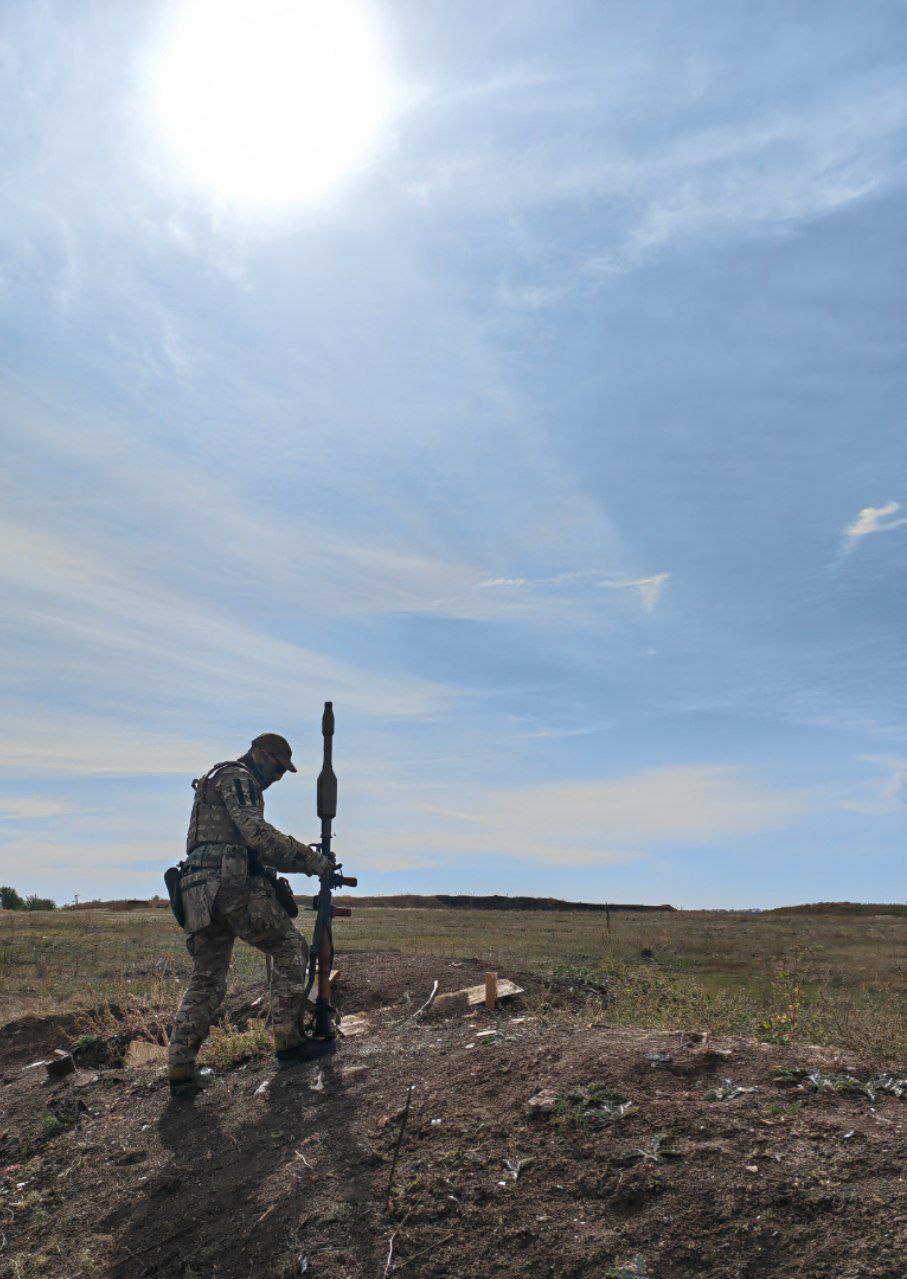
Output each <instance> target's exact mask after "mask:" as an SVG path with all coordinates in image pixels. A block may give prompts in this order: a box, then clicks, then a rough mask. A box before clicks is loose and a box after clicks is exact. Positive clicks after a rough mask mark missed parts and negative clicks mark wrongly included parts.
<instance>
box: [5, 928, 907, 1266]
mask: <svg viewBox="0 0 907 1279" xmlns="http://www.w3.org/2000/svg"><path fill="white" fill-rule="evenodd" d="M343 963H344V978H343V987H342V994H343V1004H344V1007H345V1009H346V1010H347V1011H350V1012H352V1011H359V1010H366V1011H370V1030H369V1031H368V1033H366V1034H364V1035H361V1036H356V1037H351V1038H349V1039H347V1040H345V1041H344V1042H343V1043H342V1045H341V1048H340V1051H339V1052H338V1054H337V1055H336V1056H335V1057H334V1058H332V1059H329V1061H328V1062H327V1063H326V1064H320V1065H319V1064H313V1065H310V1066H307V1067H303V1068H299V1069H297V1070H295V1071H291V1072H287V1073H285V1074H282V1075H279V1076H276V1075H275V1074H274V1071H273V1069H272V1065H271V1061H270V1059H269V1058H268V1057H267V1056H255V1057H252V1058H251V1059H250V1060H247V1061H245V1062H242V1063H240V1064H239V1065H237V1066H236V1067H234V1068H232V1069H229V1070H221V1071H219V1072H218V1079H217V1083H216V1085H215V1086H214V1087H213V1088H212V1089H211V1090H210V1091H209V1092H208V1093H206V1094H205V1095H204V1096H203V1097H201V1098H199V1099H198V1100H197V1101H196V1102H195V1103H194V1104H185V1103H183V1104H178V1105H174V1104H172V1103H170V1101H169V1098H168V1095H167V1092H166V1089H165V1086H164V1084H163V1081H162V1078H161V1076H160V1071H159V1067H157V1066H153V1065H152V1066H149V1067H145V1068H139V1069H133V1068H129V1067H122V1066H118V1065H116V1064H107V1065H102V1066H95V1067H91V1068H86V1069H84V1070H80V1071H79V1073H78V1075H77V1076H75V1077H73V1076H70V1077H69V1079H68V1080H64V1081H61V1082H59V1083H51V1082H49V1081H47V1080H46V1079H45V1078H44V1071H43V1069H41V1068H35V1069H32V1070H25V1069H23V1067H25V1066H27V1065H28V1064H29V1063H30V1062H32V1061H33V1060H35V1058H36V1057H38V1056H40V1055H41V1054H42V1053H44V1052H46V1051H47V1050H50V1049H52V1048H54V1047H56V1046H58V1045H61V1044H63V1045H65V1044H67V1043H69V1042H71V1041H72V1038H73V1036H74V1034H75V1033H77V1030H78V1026H77V1024H76V1023H75V1022H74V1021H73V1020H72V1018H71V1017H69V1018H68V1019H67V1018H62V1017H61V1018H54V1017H49V1018H26V1019H22V1020H20V1021H19V1022H16V1023H12V1024H10V1025H8V1026H6V1027H4V1028H3V1031H2V1035H0V1072H2V1081H3V1083H2V1089H0V1095H2V1113H3V1118H2V1120H0V1186H2V1188H0V1231H2V1239H0V1242H2V1245H3V1246H2V1251H0V1274H3V1275H4V1276H9V1277H10V1279H31V1277H32V1276H37V1275H54V1276H83V1275H84V1276H89V1275H92V1276H111V1277H114V1276H115V1277H117V1279H120V1277H122V1279H125V1277H126V1276H130V1277H132V1276H144V1275H148V1276H171V1275H172V1276H185V1277H186V1279H191V1276H196V1279H202V1277H204V1279H209V1277H210V1279H215V1277H217V1279H233V1277H235V1279H248V1277H249V1276H275V1277H280V1279H287V1277H288V1276H291V1275H299V1274H308V1275H312V1276H316V1275H318V1276H321V1275H324V1276H327V1275H331V1276H335V1277H337V1276H348V1277H350V1279H353V1277H355V1279H359V1277H360V1276H363V1277H365V1276H368V1277H369V1279H370V1277H371V1276H381V1275H385V1274H386V1275H405V1276H420V1277H421V1276H425V1277H426V1279H428V1277H434V1276H437V1277H438V1279H440V1277H441V1276H464V1277H466V1276H469V1277H472V1276H476V1277H479V1276H511V1277H513V1279H516V1277H517V1276H519V1277H520V1279H522V1277H523V1276H527V1275H535V1274H538V1275H551V1276H565V1277H566V1276H589V1277H590V1279H592V1277H595V1279H605V1277H606V1276H609V1275H610V1276H613V1275H627V1276H630V1275H643V1274H648V1275H651V1276H653V1279H677V1277H685V1276H697V1277H701V1279H719V1277H720V1279H733V1277H736V1276H763V1275H764V1276H785V1279H801V1277H803V1279H805V1277H806V1276H809V1277H810V1279H822V1277H826V1279H895V1276H897V1277H898V1279H900V1275H901V1274H902V1273H903V1257H904V1255H905V1249H907V1198H905V1181H904V1167H905V1154H907V1147H905V1135H907V1103H905V1101H904V1100H901V1099H898V1097H897V1096H895V1095H893V1094H892V1093H890V1092H886V1091H884V1086H883V1087H881V1088H879V1089H878V1090H877V1091H875V1093H874V1096H875V1100H872V1099H871V1097H870V1096H868V1095H866V1093H864V1092H855V1091H837V1090H835V1089H834V1088H833V1087H832V1086H831V1084H830V1083H826V1082H823V1081H826V1080H830V1079H832V1078H834V1077H837V1076H840V1075H842V1074H845V1073H847V1074H849V1075H851V1076H853V1077H855V1078H856V1079H857V1080H859V1081H862V1082H867V1081H870V1080H872V1079H873V1078H875V1077H876V1076H878V1074H879V1071H878V1068H877V1067H876V1066H874V1065H871V1064H869V1063H868V1062H866V1063H863V1062H861V1061H860V1060H859V1058H858V1056H857V1055H856V1054H854V1053H852V1052H848V1053H846V1054H841V1053H836V1052H835V1051H833V1050H830V1049H807V1048H803V1047H796V1048H794V1047H783V1046H775V1045H767V1044H761V1043H755V1042H752V1041H744V1040H732V1039H727V1040H719V1041H713V1040H706V1041H705V1042H699V1041H698V1037H697V1036H691V1035H689V1034H687V1035H685V1036H681V1035H680V1034H679V1033H669V1032H664V1031H645V1030H639V1029H636V1028H622V1029H611V1028H609V1027H608V1026H606V1025H604V1024H601V1022H600V1021H596V1022H595V1023H594V1024H590V1014H589V1012H587V1011H586V1005H585V1003H584V996H583V992H582V991H581V990H572V991H571V990H570V989H569V988H567V987H562V988H558V987H555V988H552V987H550V986H546V985H545V984H544V983H543V982H542V981H541V980H539V979H538V978H533V977H526V978H520V982H521V984H522V985H524V986H525V987H526V996H525V997H524V998H523V999H521V1000H516V1001H511V1002H510V1004H509V1006H508V1007H507V1008H506V1009H503V1010H501V1011H500V1012H498V1013H497V1014H489V1013H487V1012H485V1011H484V1010H482V1011H481V1012H479V1013H478V1014H477V1015H463V1014H458V1015H456V1016H453V1017H451V1018H449V1019H445V1020H441V1021H437V1022H433V1021H429V1022H422V1021H421V1020H418V1019H417V1020H413V1019H412V1014H413V1012H414V1010H415V1009H416V1008H417V1007H418V1005H419V1004H420V1003H421V1002H422V1000H423V999H424V998H425V997H426V996H427V995H428V992H429V991H430V989H431V985H432V981H433V979H434V978H435V977H438V978H439V979H440V981H441V988H442V990H455V989H458V988H460V987H462V986H466V985H469V984H472V983H473V982H475V981H478V980H480V979H481V975H482V971H483V969H482V967H481V966H480V965H479V964H477V963H474V962H470V961H461V962H458V963H455V962H452V961H439V960H437V959H432V958H422V957H410V956H402V955H400V954H394V953H386V952H385V953H359V954H356V955H352V956H346V957H345V958H344V961H343ZM506 975H508V976H517V977H518V976H519V975H518V974H515V973H512V972H509V973H507V974H506ZM251 993H252V994H253V995H254V994H255V993H256V992H254V991H253V992H251ZM248 1002H249V996H248V995H246V997H245V999H244V1000H242V1001H240V1002H238V1003H235V1004H234V1007H233V1013H234V1016H235V1017H236V1018H238V1019H241V1017H242V1015H243V1011H244V1007H247V1006H248ZM241 1005H244V1007H243V1006H241ZM592 1006H593V1005H591V1004H590V1005H589V1007H592ZM595 1007H596V1008H597V1007H598V1005H597V1004H596V1005H595ZM596 1016H600V1013H597V1014H596ZM487 1031H492V1032H493V1033H491V1034H487V1033H484V1032H487ZM113 1047H114V1050H115V1054H116V1052H118V1051H122V1044H119V1043H115V1044H114V1045H113ZM115 1059H116V1058H115V1056H114V1061H115ZM797 1070H805V1071H810V1072H815V1071H817V1070H818V1071H819V1072H820V1074H819V1077H818V1083H819V1086H818V1088H817V1087H816V1084H815V1082H810V1081H809V1080H808V1079H807V1080H805V1081H803V1082H800V1083H798V1082H797V1078H796V1076H794V1075H793V1074H790V1073H788V1074H787V1075H784V1076H783V1077H779V1071H787V1072H793V1071H797ZM727 1079H730V1080H731V1081H732V1085H731V1086H726V1085H725V1084H724V1081H725V1080H727ZM410 1083H413V1084H414V1085H415V1087H414V1090H413V1095H412V1105H411V1111H410V1114H409V1117H408V1121H407V1122H406V1125H405V1128H404V1129H403V1135H402V1141H401V1143H400V1151H399V1157H398V1162H397V1166H396V1171H395V1173H394V1177H393V1183H392V1188H391V1192H390V1197H389V1198H388V1183H389V1175H390V1167H391V1161H392V1158H393V1151H394V1147H395V1144H396V1142H397V1138H398V1136H399V1134H400V1131H401V1124H402V1108H403V1105H404V1102H405V1099H406V1095H407V1091H408V1086H409V1084H410ZM849 1087H852V1085H850V1086H849ZM736 1088H742V1089H745V1090H747V1091H741V1092H737V1093H736V1094H734V1089H736ZM545 1090H549V1091H548V1092H547V1093H546V1091H545ZM540 1094H541V1096H540ZM724 1094H730V1095H726V1096H725V1095H724ZM722 1096H723V1098H724V1099H715V1098H716V1097H719V1098H720V1097H722ZM533 1099H536V1100H535V1101H534V1103H533ZM627 1103H630V1104H629V1106H628V1105H627ZM55 1116H56V1118H55Z"/></svg>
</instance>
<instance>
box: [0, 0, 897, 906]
mask: <svg viewBox="0 0 907 1279" xmlns="http://www.w3.org/2000/svg"><path fill="white" fill-rule="evenodd" d="M365 8H366V10H367V17H368V20H369V22H370V23H371V24H372V26H373V27H374V30H375V31H376V32H377V40H378V42H379V43H378V46H377V47H378V48H379V51H380V52H379V53H378V54H376V57H378V58H379V61H380V64H381V66H382V67H383V73H382V74H383V75H384V77H385V80H384V83H385V86H386V102H385V109H384V111H383V115H382V118H381V122H380V127H379V126H378V125H377V124H376V126H375V129H374V131H373V136H372V137H371V141H370V144H369V146H368V148H367V149H366V150H363V151H362V153H361V154H360V155H359V157H358V160H357V161H356V163H355V164H353V165H352V166H351V167H350V169H349V170H348V171H347V172H346V173H345V174H344V175H343V176H342V177H341V178H340V179H339V180H337V181H335V182H333V183H332V184H331V185H329V187H328V188H327V189H325V190H323V191H321V192H319V193H318V195H317V197H314V198H307V199H302V200H299V201H297V202H294V201H292V200H290V201H286V200H284V201H283V202H281V203H279V204H277V203H275V204H273V205H269V204H268V203H267V202H264V203H262V202H259V203H250V204H249V205H244V204H243V203H242V202H241V201H240V202H237V201H236V200H230V199H226V198H225V197H224V196H223V193H218V192H216V191H214V190H212V189H211V188H210V186H208V187H206V186H205V185H204V184H203V183H202V182H201V181H199V180H198V175H197V174H196V175H193V173H192V172H191V171H190V170H189V169H188V168H187V167H186V164H185V163H184V162H183V161H181V160H180V161H178V160H177V157H176V155H175V153H174V152H173V149H172V147H171V146H170V145H169V144H168V142H167V140H166V139H165V138H164V136H163V130H162V129H161V128H160V127H159V126H158V124H157V123H156V120H157V117H156V116H155V113H154V110H152V107H151V101H152V96H153V95H152V90H151V88H150V87H149V86H151V85H152V84H153V83H154V80H153V74H154V68H155V67H156V66H158V65H160V63H159V61H156V60H159V59H161V58H162V57H164V56H165V53H166V50H167V49H168V48H169V47H170V46H169V45H168V40H172V38H173V37H172V34H170V33H171V32H172V29H173V28H172V24H173V22H174V21H176V20H177V19H178V18H179V12H180V6H179V5H178V4H174V5H170V6H164V5H161V6H158V5H155V4H153V3H142V4H138V3H119V2H118V3H112V2H111V3H100V2H99V3H94V4H90V5H89V4H84V5H71V4H64V3H62V2H61V3H51V2H43V3H39V4H34V5H18V6H13V5H10V6H6V7H5V8H4V11H3V15H2V29H0V30H2V34H0V86H2V87H0V121H2V124H0V129H2V157H0V159H2V183H3V193H4V194H3V200H2V206H0V326H2V327H0V371H2V386H3V389H2V431H3V448H2V454H0V459H2V460H0V474H2V485H3V506H2V515H0V521H2V526H3V528H2V532H3V537H2V543H0V548H2V549H0V576H2V592H3V601H4V603H3V609H2V616H0V637H2V638H0V642H2V645H3V652H4V662H3V666H4V672H5V676H6V678H5V679H4V683H3V689H2V694H0V713H2V719H3V722H4V726H5V731H4V732H3V735H2V743H0V750H2V752H3V761H2V762H3V774H2V783H0V879H2V881H3V882H12V883H14V884H16V885H17V886H19V887H20V888H21V889H22V890H23V891H40V892H42V893H43V892H47V893H50V894H52V895H53V896H55V897H57V898H58V899H59V900H71V899H72V896H73V894H74V893H79V894H80V896H82V897H90V896H95V895H102V896H107V895H123V894H128V895H145V894H148V893H151V892H154V891H157V890H159V889H160V884H161V880H160V875H161V872H162V870H163V868H164V867H166V866H167V865H169V864H170V863H171V862H172V861H173V860H175V859H176V857H177V856H178V855H179V853H180V849H181V846H182V841H183V839H184V831H185V823H186V818H187V815H188V807H189V802H190V799H191V791H190V790H189V781H190V780H191V778H192V777H195V776H197V775H198V774H199V772H201V771H203V770H204V769H205V768H206V767H207V766H209V765H210V764H211V763H213V762H215V761H217V760H220V759H223V758H228V757H230V756H233V755H235V754H238V753H240V752H241V751H242V750H243V749H244V748H245V747H246V745H247V743H248V741H249V739H250V738H251V737H252V736H253V735H254V734H255V733H258V732H260V731H264V730H273V731H280V732H283V733H285V734H286V736H287V737H288V738H289V739H290V741H291V742H292V743H293V744H294V747H295V750H296V756H297V758H298V759H299V762H300V767H301V771H300V775H299V776H298V777H296V778H289V779H287V780H286V781H284V782H282V783H281V784H280V785H279V786H278V787H275V788H274V789H273V790H272V791H271V792H269V799H268V809H269V813H270V815H271V817H272V820H274V821H275V822H276V823H278V824H279V825H281V826H283V827H284V828H285V829H290V830H292V831H293V832H294V833H296V834H298V835H299V836H300V837H302V838H309V839H311V838H314V837H315V833H316V822H315V819H314V775H315V773H316V772H317V767H318V761H319V756H320V745H321V743H320V734H319V723H320V713H321V705H322V702H323V701H324V699H325V698H332V699H333V700H334V703H335V709H336V715H337V726H338V727H337V739H336V756H337V767H338V772H339V775H340V785H341V791H340V796H341V800H340V804H341V807H340V816H339V818H338V821H337V830H338V849H339V851H340V852H341V854H342V855H343V856H344V858H345V861H346V863H347V866H348V868H349V869H351V870H352V869H353V868H355V870H356V871H357V872H358V874H359V876H360V881H361V884H362V886H363V889H364V890H366V891H369V892H374V893H380V892H395V891H413V892H431V891H448V892H451V891H452V892H472V891H475V892H484V891H499V892H520V893H544V894H556V895H558V896H564V897H582V898H587V899H593V900H639V901H649V902H653V901H671V902H673V903H675V904H677V905H687V906H741V907H744V906H746V907H749V906H767V905H774V904H780V903H784V902H791V901H798V900H799V901H803V900H831V899H843V898H851V899H858V900H904V898H905V896H907V890H905V872H904V856H903V845H904V833H905V823H904V814H905V807H904V805H905V791H907V730H905V697H904V689H905V671H904V644H903V631H904V619H905V586H904V582H905V568H907V478H905V466H904V462H905V447H904V430H903V405H904V402H905V386H904V381H905V376H904V368H905V366H904V356H903V352H904V338H905V308H904V290H903V280H904V278H905V268H907V260H905V259H907V254H905V240H904V234H903V226H904V218H905V209H904V204H905V200H904V185H905V175H907V169H905V162H904V161H905V146H904V139H905V125H907V89H905V85H907V74H905V70H907V68H905V62H907V57H905V48H907V46H905V39H904V37H905V21H907V13H905V9H904V6H903V5H902V4H901V3H882V2H879V3H875V2H870V3H867V4H863V5H860V6H854V5H851V4H835V3H828V4H823V5H822V6H816V5H815V4H813V3H801V4H798V3H790V2H789V0H788V2H785V3H778V4H772V3H766V4H761V5H758V6H753V5H749V4H743V3H733V2H730V3H727V2H724V3H720V4H719V3H690V4H685V5H673V4H658V3H653V4H650V5H639V4H637V3H630V2H628V3H604V2H601V3H581V2H580V0H575V2H572V3H570V4H566V5H565V4H553V3H545V4H541V3H532V2H531V0H522V2H521V3H506V2H504V3H498V4H496V5H494V6H489V5H487V4H478V3H466V2H456V3H455V2H454V0H451V2H450V3H446V4H436V5H425V4H422V3H415V0H411V2H409V3H403V2H400V3H395V4H391V3H387V4H384V5H372V6H365ZM341 69H342V68H341ZM265 70H267V68H265ZM258 72H259V74H261V68H260V67H259V68H258ZM199 74H200V75H201V74H202V73H201V72H200V73H199ZM330 117H331V108H330V104H328V105H327V106H326V108H325V112H324V115H323V117H322V116H321V113H320V112H314V113H310V114H309V115H306V116H305V117H302V118H299V119H298V120H295V119H294V120H293V121H292V124H293V128H294V129H297V130H298V131H299V134H300V137H303V136H305V137H308V136H309V134H310V133H311V131H313V130H318V129H321V128H323V127H327V126H326V125H324V120H327V119H330ZM278 123H279V124H280V127H282V128H285V126H286V120H285V119H284V120H283V121H280V122H278ZM226 141H227V143H229V141H230V139H229V138H227V139H226ZM287 163H292V157H290V158H289V159H288V161H287ZM302 884H303V881H302V880H300V881H299V887H300V888H301V887H302Z"/></svg>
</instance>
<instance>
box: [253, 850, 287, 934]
mask: <svg viewBox="0 0 907 1279" xmlns="http://www.w3.org/2000/svg"><path fill="white" fill-rule="evenodd" d="M249 875H250V876H251V875H258V876H260V877H261V878H262V879H267V880H269V881H270V883H271V885H272V887H273V889H274V892H275V894H276V895H277V900H278V902H279V903H280V905H281V906H282V907H283V909H284V910H285V911H286V912H287V914H288V915H289V916H290V919H295V918H296V916H297V915H298V914H299V907H298V906H297V905H296V898H295V897H294V896H293V889H292V887H291V885H290V881H289V880H288V879H286V878H285V876H283V875H278V873H277V871H276V870H275V869H274V867H273V866H266V865H265V864H264V862H263V861H261V860H260V859H259V857H258V854H257V853H256V852H254V851H253V850H252V849H251V848H250V849H249Z"/></svg>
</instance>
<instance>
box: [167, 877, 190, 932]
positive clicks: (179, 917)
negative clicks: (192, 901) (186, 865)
mask: <svg viewBox="0 0 907 1279" xmlns="http://www.w3.org/2000/svg"><path fill="white" fill-rule="evenodd" d="M181 867H182V863H180V865H179V866H171V867H170V868H169V870H165V871H164V883H165V884H166V885H167V896H168V897H169V898H170V909H171V910H172V911H173V915H174V918H175V919H176V922H177V923H178V924H179V926H180V928H183V927H184V926H185V923H186V916H185V913H184V912H183V893H182V889H181V887H180V869H181Z"/></svg>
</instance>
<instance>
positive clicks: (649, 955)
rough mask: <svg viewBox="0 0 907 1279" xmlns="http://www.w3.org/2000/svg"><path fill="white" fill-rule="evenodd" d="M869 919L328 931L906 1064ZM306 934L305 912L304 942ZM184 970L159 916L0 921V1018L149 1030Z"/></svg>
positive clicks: (902, 990)
mask: <svg viewBox="0 0 907 1279" xmlns="http://www.w3.org/2000/svg"><path fill="white" fill-rule="evenodd" d="M878 910H879V912H880V913H879V914H876V915H867V914H863V913H858V914H853V915H847V916H844V915H839V914H835V913H832V912H828V911H825V912H819V913H817V914H815V915H810V914H804V913H796V914H782V913H771V914H769V913H765V914H753V913H736V912H728V911H677V912H673V913H663V914H662V913H659V914H644V915H640V914H625V915H621V914H612V916H611V919H610V921H609V920H608V919H607V918H606V917H605V916H604V915H603V914H600V913H593V912H590V913H585V912H564V913H560V912H558V913H547V912H544V913H542V912H538V913H537V912H522V911H502V912H488V911H471V910H443V909H437V908H435V909H405V908H392V907H384V908H380V907H376V908H367V909H358V910H356V912H355V913H354V915H353V917H352V919H350V920H341V921H338V924H337V926H336V933H337V944H338V948H339V949H340V951H341V952H342V951H343V950H362V949H373V948H377V949H397V950H400V951H402V952H404V953H411V954H422V955H439V956H444V957H451V958H473V957H475V958H478V959H480V960H481V961H482V962H483V963H487V964H488V965H489V966H490V967H494V968H496V969H498V971H500V972H501V973H508V972H514V971H518V972H533V973H537V974H539V975H540V976H543V977H545V978H547V979H549V981H550V982H551V990H552V995H551V999H550V1001H549V1002H550V1005H551V1008H552V1009H553V1008H554V1007H555V1006H556V1003H557V989H558V987H563V986H564V985H566V986H573V987H574V988H575V989H576V990H578V991H581V992H585V994H586V996H587V997H588V1005H587V1009H586V1013H587V1014H588V1018H589V1020H598V1019H600V1020H604V1021H607V1022H608V1023H609V1024H611V1025H638V1026H656V1027H662V1028H666V1029H667V1028H670V1029H673V1028H687V1029H699V1030H703V1029H708V1030H711V1031H712V1032H713V1033H716V1034H739V1035H747V1036H751V1037H755V1038H761V1039H768V1040H771V1041H773V1042H781V1043H786V1042H808V1043H819V1044H829V1045H838V1046H841V1047H845V1048H850V1049H853V1050H855V1051H859V1052H860V1053H862V1054H863V1055H865V1056H868V1057H871V1058H873V1059H875V1060H878V1061H880V1062H891V1063H894V1064H897V1065H903V1063H904V1062H905V1061H907V1020H905V1017H904V1014H903V1007H904V1000H905V996H907V918H905V917H904V916H903V915H900V914H898V912H896V911H895V910H894V909H893V908H891V907H884V906H882V907H879V908H878ZM311 922H312V916H311V914H310V913H307V912H303V914H302V915H301V917H300V921H299V923H300V926H301V927H302V929H303V931H305V932H307V931H308V930H309V928H310V926H311ZM263 971H264V965H263V961H262V958H261V956H260V955H258V954H257V953H256V952H255V951H253V950H251V949H250V948H249V947H247V946H242V945H239V946H237V948H236V954H235V959H234V965H233V974H232V984H233V986H234V987H235V986H236V985H239V984H242V983H243V982H245V981H247V980H249V979H250V978H252V977H254V978H257V979H261V977H262V976H263ZM188 972H189V959H188V955H187V954H186V950H185V944H184V941H183V937H182V934H181V933H180V931H179V929H178V928H177V927H176V925H175V924H174V922H173V920H172V918H171V917H170V915H169V912H167V911H164V910H147V911H134V912H124V911H104V910H91V911H66V912H27V913H26V912H12V911H10V912H0V1022H2V1021H4V1020H6V1019H7V1018H10V1017H14V1016H17V1015H20V1014H22V1013H24V1012H26V1011H28V1012H42V1011H43V1012H49V1011H52V1010H53V1011H55V1010H57V1009H59V1008H61V1007H67V1006H78V1005H81V1006H85V1005H89V1004H94V1005H103V1003H104V1001H105V1000H107V1001H109V1002H110V1003H111V1004H117V1005H118V1006H119V1007H120V1008H129V1009H131V1016H132V1017H134V1018H136V1019H138V1022H139V1024H140V1023H141V1018H142V1017H143V1016H144V1017H146V1018H147V1019H148V1025H149V1027H150V1026H152V1025H153V1024H154V1015H155V1010H157V1015H159V1014H160V1011H161V1010H164V1009H168V1008H170V1009H172V1007H173V1006H174V1005H175V1003H176V1001H177V999H178V997H179V994H180V992H181V989H182V987H183V985H184V983H185V980H186V977H187V975H188ZM584 1015H586V1014H584ZM236 1033H238V1032H236ZM244 1033H245V1032H244ZM262 1033H264V1032H262ZM242 1050H243V1047H242V1045H237V1044H232V1045H225V1046H224V1052H226V1053H229V1052H233V1051H236V1052H241V1051H242Z"/></svg>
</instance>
